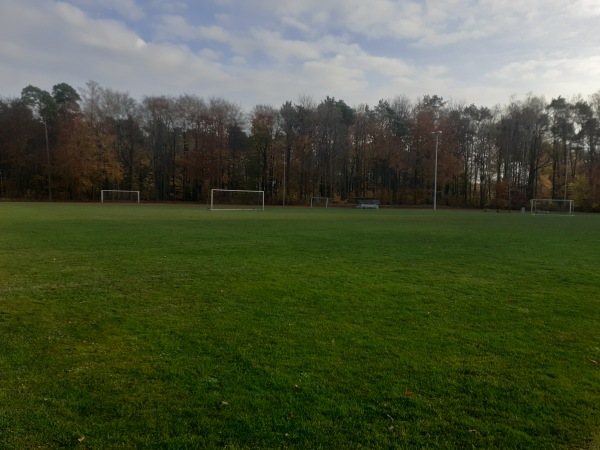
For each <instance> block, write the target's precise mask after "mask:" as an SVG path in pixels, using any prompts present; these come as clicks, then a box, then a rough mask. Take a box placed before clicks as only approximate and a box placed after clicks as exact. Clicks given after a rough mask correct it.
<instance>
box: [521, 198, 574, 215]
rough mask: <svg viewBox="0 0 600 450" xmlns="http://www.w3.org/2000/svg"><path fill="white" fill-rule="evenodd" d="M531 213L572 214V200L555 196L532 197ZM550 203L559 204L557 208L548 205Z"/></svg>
mask: <svg viewBox="0 0 600 450" xmlns="http://www.w3.org/2000/svg"><path fill="white" fill-rule="evenodd" d="M530 203H531V215H533V216H536V215H547V214H552V215H560V216H573V215H574V214H575V208H574V202H573V200H561V199H556V198H532V199H531V201H530ZM550 205H561V207H560V208H559V209H554V208H552V207H549V206H550Z"/></svg>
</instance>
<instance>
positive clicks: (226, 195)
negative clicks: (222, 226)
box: [208, 189, 265, 211]
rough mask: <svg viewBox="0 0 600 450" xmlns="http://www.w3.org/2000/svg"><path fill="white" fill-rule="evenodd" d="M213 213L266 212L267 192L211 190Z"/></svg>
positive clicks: (210, 207) (210, 208) (211, 208)
mask: <svg viewBox="0 0 600 450" xmlns="http://www.w3.org/2000/svg"><path fill="white" fill-rule="evenodd" d="M208 209H209V210H211V211H264V209H265V191H250V190H245V189H211V190H210V206H209V208H208Z"/></svg>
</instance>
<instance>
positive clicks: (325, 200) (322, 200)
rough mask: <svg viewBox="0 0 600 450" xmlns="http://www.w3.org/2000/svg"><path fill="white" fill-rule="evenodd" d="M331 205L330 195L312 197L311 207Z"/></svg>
mask: <svg viewBox="0 0 600 450" xmlns="http://www.w3.org/2000/svg"><path fill="white" fill-rule="evenodd" d="M330 206H331V199H330V198H329V197H311V198H310V207H311V208H329V207H330Z"/></svg>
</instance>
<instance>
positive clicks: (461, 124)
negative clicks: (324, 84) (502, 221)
mask: <svg viewBox="0 0 600 450" xmlns="http://www.w3.org/2000/svg"><path fill="white" fill-rule="evenodd" d="M436 131H441V134H434V132H436ZM436 138H439V141H438V146H437V151H436ZM599 145H600V91H599V92H598V93H595V94H593V95H591V96H590V97H589V98H588V99H584V98H582V97H577V98H573V99H571V100H567V99H565V98H563V97H558V98H553V99H552V100H551V101H546V99H545V98H543V97H539V96H534V95H529V96H527V97H526V98H525V99H522V100H519V99H516V98H512V99H510V100H509V102H508V104H506V105H504V106H495V107H491V108H490V107H480V106H476V105H475V104H466V103H456V102H448V101H445V100H444V99H443V98H442V97H440V96H437V95H431V96H429V95H426V96H424V97H422V98H419V99H418V100H416V101H411V100H409V99H408V98H406V97H403V96H399V97H396V98H394V99H389V100H380V101H379V102H378V103H377V105H375V106H374V107H373V106H369V105H366V104H363V105H358V106H354V107H351V106H349V105H347V104H346V103H345V102H344V101H343V100H340V99H335V98H330V97H327V98H325V99H323V100H321V101H320V102H317V101H315V100H314V99H312V98H311V97H309V96H302V97H300V98H299V99H298V101H297V102H291V101H288V102H286V103H284V104H283V105H282V106H281V107H279V108H276V107H273V106H269V105H257V106H255V107H254V108H252V110H251V111H244V110H243V109H242V108H241V107H240V106H239V105H237V104H236V103H233V102H231V101H229V100H226V99H223V98H208V99H204V98H201V97H198V96H196V95H187V94H186V95H181V96H179V97H167V96H146V97H144V98H142V99H141V100H137V99H135V98H132V97H131V96H130V95H129V94H128V93H126V92H119V91H116V90H113V89H109V88H104V87H102V86H100V85H99V84H98V83H96V82H94V81H90V82H88V83H87V84H86V86H85V87H84V88H81V89H79V90H76V89H74V88H73V87H72V86H70V85H68V84H66V83H60V84H57V85H55V86H54V87H53V88H52V90H51V91H50V92H49V91H46V90H44V89H41V88H39V87H36V86H31V85H29V86H26V87H25V88H23V90H22V93H21V97H19V98H2V99H0V199H11V200H17V199H31V200H61V201H98V200H99V198H100V191H101V190H102V189H123V190H139V191H140V193H141V198H142V199H143V200H148V201H189V202H205V201H206V199H207V198H208V197H209V196H210V190H211V189H212V188H225V189H250V190H264V191H265V197H266V201H267V203H269V204H292V205H293V204H298V205H301V204H307V203H309V202H310V199H311V197H315V196H321V197H329V198H332V199H333V200H334V202H336V203H338V204H344V203H352V202H353V201H355V200H356V198H376V199H378V200H380V201H381V203H382V204H384V205H407V206H419V205H429V204H431V203H432V199H433V188H434V185H437V188H438V189H437V190H438V192H437V202H438V205H440V206H454V207H472V208H501V209H518V208H521V207H523V206H527V204H528V202H529V200H530V199H531V198H555V199H573V200H575V207H576V209H578V210H580V211H598V210H600V164H599V160H598V146H599ZM436 154H437V168H438V173H437V184H436V183H434V177H435V173H434V172H435V167H436V165H435V160H436Z"/></svg>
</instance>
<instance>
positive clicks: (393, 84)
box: [0, 0, 600, 108]
mask: <svg viewBox="0 0 600 450" xmlns="http://www.w3.org/2000/svg"><path fill="white" fill-rule="evenodd" d="M573 1H575V4H574V5H575V6H573V7H569V5H571V2H573ZM599 15H600V7H599V6H598V5H597V3H596V2H593V1H591V0H530V1H528V2H512V1H506V0H443V1H442V0H440V1H438V2H435V5H433V2H424V1H422V0H418V1H417V0H412V1H403V2H399V1H392V0H371V1H370V2H368V3H365V2H364V1H363V0H303V1H302V2H298V1H297V0H252V1H249V0H245V1H242V0H219V1H217V0H212V1H207V2H191V1H189V2H188V1H183V0H180V1H176V2H166V1H162V0H149V1H145V2H141V1H135V0H126V1H125V0H119V1H117V0H107V1H106V2H96V1H92V0H68V1H67V0H63V1H56V0H36V1H35V2H29V1H27V2H24V1H22V0H1V1H0V42H1V44H0V59H1V60H2V62H3V63H2V64H1V65H0V85H2V87H3V92H0V95H15V94H18V93H19V92H20V90H21V89H22V88H23V87H24V86H26V85H27V84H34V85H38V86H39V87H42V88H44V89H50V88H51V86H52V85H53V84H56V83H59V82H67V83H70V84H72V85H73V86H74V87H78V86H82V85H84V84H85V82H86V81H88V80H95V81H97V82H98V83H100V84H101V85H104V86H106V87H110V88H113V89H117V90H122V91H128V92H130V93H131V94H132V95H134V96H137V97H141V96H143V95H146V94H152V95H154V94H165V95H179V94H182V93H191V94H197V95H199V96H205V97H212V96H223V97H226V98H228V99H230V100H232V101H241V102H243V104H244V106H245V107H247V108H251V107H252V106H253V105H254V104H264V103H271V104H274V105H275V106H278V105H280V104H282V103H283V102H284V101H286V100H293V99H294V98H297V96H298V95H300V94H308V95H312V96H314V97H315V98H317V99H318V100H319V99H320V98H321V97H324V96H325V95H330V96H334V97H336V98H341V99H343V100H345V101H346V102H347V103H349V104H360V103H369V104H374V103H376V102H377V101H378V100H379V99H381V98H393V97H396V96H398V95H406V96H408V97H409V98H416V97H418V96H422V95H425V94H438V95H442V96H443V97H444V98H461V99H465V100H466V101H467V102H469V103H471V102H472V103H476V104H484V105H490V104H493V103H497V102H500V101H502V96H504V100H503V101H508V99H509V98H510V95H512V94H515V93H516V94H520V93H527V92H529V91H537V92H539V93H542V94H543V93H547V94H548V95H558V94H561V95H563V96H567V97H568V96H570V95H573V94H574V93H577V92H582V93H583V94H589V93H591V92H595V91H596V90H597V89H598V87H599V86H598V81H597V80H599V79H600V69H599V68H600V62H599V61H598V58H599V57H597V56H596V54H597V46H596V42H595V40H594V39H593V36H595V33H596V22H597V20H598V16H599ZM590 36H591V37H590ZM561 89H562V92H558V91H559V90H561Z"/></svg>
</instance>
